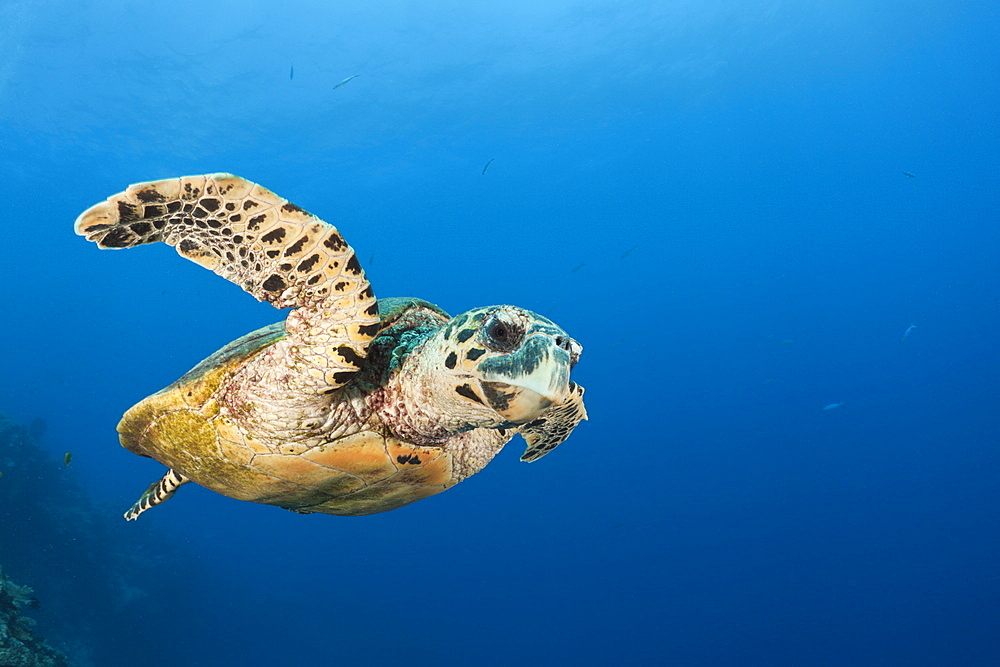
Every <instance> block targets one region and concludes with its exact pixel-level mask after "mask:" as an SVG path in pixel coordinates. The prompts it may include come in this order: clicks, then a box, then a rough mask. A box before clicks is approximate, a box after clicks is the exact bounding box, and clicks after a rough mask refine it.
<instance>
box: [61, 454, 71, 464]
mask: <svg viewBox="0 0 1000 667" xmlns="http://www.w3.org/2000/svg"><path fill="white" fill-rule="evenodd" d="M72 462H73V452H66V453H65V454H63V465H64V466H68V465H69V464H70V463H72Z"/></svg>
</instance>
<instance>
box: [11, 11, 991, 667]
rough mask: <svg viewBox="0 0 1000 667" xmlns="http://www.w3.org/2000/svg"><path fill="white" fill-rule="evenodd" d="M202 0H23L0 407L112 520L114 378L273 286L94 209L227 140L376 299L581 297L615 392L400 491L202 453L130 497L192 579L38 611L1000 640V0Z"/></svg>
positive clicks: (432, 638) (798, 647) (692, 642)
mask: <svg viewBox="0 0 1000 667" xmlns="http://www.w3.org/2000/svg"><path fill="white" fill-rule="evenodd" d="M209 5H210V3H193V2H179V3H133V2H126V1H125V0H118V1H115V2H97V1H96V0H79V1H76V2H66V1H65V0H60V1H45V0H43V1H39V2H26V1H25V2H17V1H12V0H0V176H2V179H0V231H2V239H3V250H4V252H3V257H4V259H3V260H2V261H0V285H2V286H3V288H4V289H3V292H4V295H5V299H4V301H5V304H4V306H3V316H2V317H3V320H2V321H3V324H4V326H3V327H2V329H0V350H3V352H2V354H0V372H2V380H0V410H3V411H5V412H7V413H10V414H11V415H13V416H14V417H16V418H18V419H20V420H22V421H24V422H27V421H29V420H31V419H34V418H36V417H42V418H44V419H46V420H47V422H48V430H47V431H46V433H45V435H44V438H43V445H44V446H46V447H47V448H49V449H50V450H51V451H52V453H53V457H56V456H59V457H61V456H62V452H63V451H65V450H72V451H73V452H74V460H73V465H72V468H71V469H70V470H72V471H73V473H74V474H75V478H76V480H77V481H78V482H79V483H80V484H81V485H83V486H84V487H85V488H86V489H87V490H88V491H89V492H90V493H91V495H92V496H93V497H94V498H95V499H96V500H97V501H98V502H99V503H108V504H109V505H110V506H112V507H113V509H114V512H111V511H110V510H109V517H111V518H112V519H114V518H115V516H116V514H115V513H116V512H118V511H121V510H123V509H125V508H126V507H128V506H129V504H131V502H132V501H133V500H134V499H135V497H137V495H138V494H139V493H140V492H141V491H142V490H143V489H144V488H145V487H146V485H147V484H148V483H150V482H151V481H153V480H154V479H156V477H157V476H159V475H160V474H161V471H162V466H159V465H158V464H156V463H155V462H152V461H148V460H144V459H140V458H137V457H135V456H132V455H131V454H129V453H127V452H126V451H124V450H122V449H120V448H119V447H118V445H117V441H116V435H115V432H114V426H115V424H116V422H117V420H118V418H119V416H120V415H121V413H122V412H123V411H124V410H125V409H127V408H128V407H129V406H131V405H132V404H133V403H134V402H136V401H137V400H139V399H141V398H142V397H144V396H146V395H147V394H149V393H151V392H153V391H155V390H157V389H159V388H160V387H162V386H164V385H166V384H168V383H170V382H171V381H173V380H174V379H176V378H177V377H178V376H179V375H181V374H182V373H183V372H185V371H186V370H187V369H188V368H190V367H191V366H193V365H194V363H196V362H197V361H198V360H200V359H201V358H203V357H205V356H207V355H208V354H209V353H211V352H212V351H214V350H215V349H217V348H218V347H220V346H221V345H223V344H225V343H226V342H228V341H229V340H231V339H234V338H236V337H238V336H240V335H242V334H243V333H245V332H247V331H249V330H251V329H254V328H256V327H259V326H262V325H264V324H266V323H269V322H271V321H274V320H276V319H278V318H280V317H281V315H280V314H279V313H277V312H275V311H273V310H272V309H270V307H268V306H267V305H263V304H255V303H254V301H253V299H252V298H251V297H249V296H248V295H246V294H244V293H243V292H241V291H240V290H239V289H238V288H237V287H235V286H233V285H230V284H228V283H226V282H224V281H222V280H220V279H219V278H218V277H216V276H213V275H211V274H210V273H208V272H206V271H204V270H203V269H201V268H199V267H198V266H196V265H194V264H192V263H189V262H186V261H183V260H181V259H180V258H179V257H177V255H176V254H175V253H174V251H173V250H172V249H170V248H167V247H165V246H164V247H143V248H139V249H136V250H131V251H127V252H110V251H109V252H100V251H98V250H97V248H96V247H94V246H93V245H92V244H88V243H86V242H85V241H84V240H83V239H80V238H78V237H75V236H74V235H73V231H72V223H73V220H74V219H75V217H76V216H77V215H78V214H79V213H80V212H81V211H82V210H84V209H85V208H87V207H88V206H90V205H91V204H93V203H96V202H97V201H100V200H102V199H104V198H105V197H107V196H108V195H111V194H113V193H116V192H119V191H120V190H122V189H124V187H126V186H127V185H129V184H131V183H134V182H138V181H144V180H152V179H158V178H166V177H171V176H179V175H183V174H189V173H190V174H194V173H207V172H214V171H230V172H233V173H236V174H239V175H241V176H244V177H246V178H249V179H251V180H254V181H257V182H259V183H261V184H263V185H264V186H266V187H268V188H270V189H272V190H274V191H275V192H277V193H278V194H280V195H282V196H284V197H287V198H288V199H290V200H291V201H293V202H295V203H297V204H299V205H300V206H302V207H304V208H306V209H307V210H309V211H312V212H314V213H316V214H317V215H319V216H321V217H323V218H324V219H325V220H327V221H329V222H331V223H332V224H335V225H337V226H338V228H340V230H341V231H342V232H343V233H344V235H345V237H346V238H347V239H348V241H349V242H350V243H351V244H352V245H353V246H354V247H355V249H356V250H357V252H358V255H359V258H360V259H361V260H362V263H363V264H364V265H365V266H366V268H367V270H368V275H369V277H370V279H371V281H372V283H373V286H374V288H375V290H376V293H377V294H378V295H381V296H396V295H400V296H405V295H416V296H420V297H423V298H426V299H429V300H431V301H433V302H435V303H438V304H439V305H441V306H442V307H443V308H445V309H447V310H449V311H450V312H452V313H457V312H461V311H463V310H466V309H467V308H470V307H474V306H478V305H486V304H491V303H498V302H508V303H514V304H518V305H521V306H524V307H527V308H532V309H535V310H538V311H539V312H541V313H543V314H547V315H549V316H550V317H551V318H552V319H554V320H555V321H556V322H558V323H559V324H561V325H562V326H563V327H564V328H565V329H566V330H567V331H568V332H569V333H570V334H571V335H573V336H574V337H575V338H577V339H578V340H579V341H580V342H581V343H582V344H583V345H584V346H585V348H586V351H585V353H584V357H583V359H582V361H581V363H580V365H579V366H578V367H577V369H576V370H575V371H574V374H575V376H576V379H577V381H579V382H580V383H581V384H583V385H584V386H585V387H587V390H588V393H587V402H588V403H587V404H588V408H589V412H590V421H589V422H587V423H585V424H583V425H581V426H580V428H579V429H578V430H577V432H575V433H574V434H573V436H572V438H571V439H570V440H569V441H568V442H567V443H566V444H564V445H563V446H561V447H560V448H559V449H558V450H556V451H555V452H554V453H552V454H551V455H549V456H548V457H546V458H545V459H544V460H542V461H540V462H538V463H535V464H531V465H527V464H522V463H520V462H519V461H518V460H517V459H518V456H519V454H520V446H521V443H520V441H517V442H515V443H512V445H511V447H510V448H509V449H508V450H507V451H504V452H502V454H501V455H500V456H498V457H497V459H496V460H495V461H494V462H493V463H492V464H491V465H490V466H489V467H488V468H487V469H486V470H485V471H484V472H482V473H481V474H480V475H477V476H476V477H474V478H472V479H470V480H468V481H467V482H465V483H463V484H461V485H460V486H458V487H456V488H455V489H453V490H451V491H449V492H448V493H446V494H443V495H441V496H437V497H434V498H431V499H428V500H425V501H423V502H420V503H417V504H416V505H413V506H410V507H407V508H404V509H401V510H398V511H395V512H392V513H389V514H384V515H377V516H372V517H364V518H352V519H347V518H337V517H329V516H320V515H314V516H297V515H293V514H290V513H287V512H283V511H280V510H277V509H275V508H271V507H265V506H258V505H251V504H246V503H239V502H236V501H232V500H228V499H225V498H222V497H219V496H216V495H214V494H212V493H210V492H207V491H204V490H202V489H200V488H194V487H193V485H192V486H189V487H185V488H184V489H183V490H182V492H181V493H179V494H178V496H177V497H176V498H175V499H174V500H172V501H171V502H170V503H169V504H167V505H165V506H164V507H162V508H158V509H157V510H156V511H154V512H151V513H149V514H148V515H144V516H143V517H142V521H143V522H147V527H148V528H149V529H151V530H153V531H155V532H156V533H157V534H158V535H161V536H162V540H163V541H164V542H169V543H170V551H171V553H175V552H176V553H179V554H180V555H179V556H176V555H175V556H172V557H171V558H165V559H164V562H163V564H162V566H159V567H157V569H156V571H157V572H160V573H161V575H162V579H159V580H148V581H143V582H140V584H139V585H138V587H137V588H130V589H129V594H128V595H127V596H124V599H125V601H124V602H121V604H120V605H119V611H120V618H118V619H115V620H114V622H112V619H110V618H109V619H104V618H92V619H89V621H90V623H91V627H98V628H100V631H99V632H96V633H95V634H92V635H91V636H88V637H87V638H86V643H88V644H89V646H88V648H87V649H86V650H84V649H81V648H80V647H79V646H76V647H75V649H74V647H73V646H70V644H71V643H72V642H73V641H80V640H79V639H72V638H71V639H67V638H66V637H67V636H68V635H67V634H66V633H67V632H68V631H67V630H66V629H65V628H62V626H61V625H60V621H65V620H66V619H59V618H52V617H51V616H52V615H51V614H50V615H49V617H46V614H45V612H44V606H43V608H42V609H40V610H39V612H38V614H36V615H39V616H40V617H41V618H42V620H43V624H42V629H43V630H44V631H46V632H47V633H48V635H49V636H50V637H51V638H52V639H53V641H54V642H55V643H57V644H59V643H60V642H62V645H64V646H68V647H69V648H71V649H74V650H76V651H77V652H78V653H79V654H80V655H83V654H85V653H88V652H89V655H90V656H91V657H90V660H92V661H93V663H94V664H99V665H110V664H115V665H135V664H144V665H146V666H147V667H155V666H159V665H177V664H191V665H220V664H242V665H274V664H290V662H288V661H290V660H301V661H306V662H307V663H308V664H352V663H357V662H361V661H368V662H369V663H370V664H387V663H389V662H393V663H396V664H400V663H403V664H419V665H431V664H438V665H439V664H459V663H461V664H483V665H509V664H567V665H569V664H574V665H579V664H593V665H600V664H624V663H626V662H627V663H634V664H664V663H669V664H713V665H714V664H733V665H741V664H746V665H758V664H783V665H785V664H787V665H802V664H818V665H844V664H901V665H916V664H927V665H940V664H963V665H970V664H997V662H1000V642H998V637H1000V630H998V628H1000V523H998V509H1000V455H998V450H1000V436H998V433H1000V428H998V427H1000V418H998V415H1000V411H998V400H1000V390H998V388H997V377H998V371H1000V349H998V344H997V331H998V329H1000V278H998V250H1000V228H998V214H997V211H998V203H1000V196H998V193H1000V188H998V184H997V177H998V167H1000V158H998V156H1000V141H998V138H1000V137H998V134H1000V133H998V127H1000V125H998V113H997V109H998V108H1000V87H998V80H997V74H996V73H997V71H998V70H1000V42H998V34H1000V14H998V9H997V6H996V3H995V2H993V1H982V2H976V1H964V2H961V1H958V0H953V1H948V0H940V1H934V0H926V1H920V0H917V1H908V2H901V1H893V0H889V1H881V2H876V1H874V0H867V1H861V0H840V1H839V2H822V3H821V2H813V3H793V2H775V1H773V0H768V1H763V0H761V1H750V0H698V1H694V0H684V1H683V2H680V1H678V2H659V3H653V2H635V1H615V2H610V1H607V2H598V1H596V0H589V1H588V0H580V1H570V0H537V1H536V0H514V1H508V2H503V3H485V2H475V3H469V2H460V1H458V0H454V1H444V0H432V1H430V2H417V1H412V2H373V3H345V2H339V1H338V2H320V1H318V0H317V1H315V2H311V3H310V2H297V1H294V0H289V1H287V2H281V3H276V2H263V1H260V0H258V1H256V2H246V1H241V2H239V3H236V2H231V3H218V5H213V6H209ZM293 66H294V78H290V76H289V73H290V68H291V67H293ZM353 74H357V75H359V76H358V77H357V78H356V79H354V80H352V81H350V82H349V83H348V84H346V85H344V86H343V87H340V88H338V89H334V86H335V85H336V84H337V83H338V82H339V81H341V80H343V79H344V78H346V77H348V76H350V75H353ZM490 159H494V162H493V163H492V164H491V165H490V168H489V170H488V172H487V173H486V174H485V175H484V174H482V169H483V166H484V165H485V164H486V162H487V161H488V160H490ZM904 170H905V171H907V172H910V173H912V174H915V178H909V177H907V176H906V175H904V174H903V171H904ZM911 324H916V325H917V328H916V329H915V330H914V331H913V333H912V334H911V336H910V337H909V338H908V339H907V340H906V341H905V342H903V343H900V340H899V339H900V336H901V335H902V333H903V331H904V330H905V329H906V328H907V327H908V326H909V325H911ZM788 341H791V342H788ZM834 402H844V403H845V405H844V406H843V407H840V408H837V409H833V410H825V411H824V410H823V409H822V408H823V406H824V405H827V404H830V403H834ZM53 460H55V458H54V459H53ZM2 463H3V462H0V466H2ZM0 471H2V467H0ZM2 481H3V480H0V482H2ZM115 526H116V528H115V530H116V531H117V533H118V539H120V540H122V541H124V542H125V543H126V544H127V543H128V541H129V540H130V539H131V538H130V535H133V534H134V533H132V532H130V531H133V530H135V526H134V524H127V525H126V524H124V523H122V524H120V525H119V524H117V523H116V524H115ZM62 546H63V545H55V548H56V549H61V548H62ZM151 551H152V553H146V552H145V551H143V552H142V553H139V554H137V555H138V556H139V557H142V558H147V559H150V560H153V561H155V559H156V558H157V553H156V550H155V549H153V550H151ZM65 552H66V556H65V558H66V563H67V569H68V570H71V569H72V558H73V545H65ZM20 557H21V560H24V558H23V554H21V555H20ZM7 559H8V560H9V558H7ZM3 560H5V554H0V562H3ZM22 570H23V571H22V572H20V573H18V572H11V574H12V575H15V576H16V575H18V574H20V575H21V576H20V577H19V578H20V579H21V580H26V583H31V584H32V585H34V586H35V588H36V589H38V590H39V592H40V594H42V596H43V599H44V596H45V595H49V596H50V597H51V596H58V595H59V594H60V591H61V592H62V594H63V595H66V594H68V593H67V592H72V590H73V589H72V586H67V585H66V582H64V581H60V572H59V571H54V572H44V573H43V572H38V571H34V572H32V571H31V570H30V568H22ZM133 585H134V582H133ZM108 594H109V595H115V596H120V591H118V592H116V591H109V593H108ZM87 604H88V601H87V600H86V599H79V600H78V606H79V608H80V609H81V610H83V611H81V613H86V609H87ZM121 618H126V619H128V620H129V622H128V623H126V624H122V623H121V622H120V619H121ZM105 621H106V622H105ZM60 632H63V633H64V634H63V635H60ZM81 660H83V658H81ZM306 662H304V663H303V664H306Z"/></svg>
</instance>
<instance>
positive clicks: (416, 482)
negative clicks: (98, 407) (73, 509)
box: [76, 174, 587, 520]
mask: <svg viewBox="0 0 1000 667" xmlns="http://www.w3.org/2000/svg"><path fill="white" fill-rule="evenodd" d="M76 232H77V234H80V235H82V236H85V237H86V238H87V239H88V240H90V241H94V242H95V243H97V245H98V246H99V247H101V248H131V247H133V246H137V245H142V244H145V243H154V242H156V241H162V242H164V243H167V244H168V245H171V246H174V247H175V248H176V250H177V252H178V253H179V254H180V255H181V256H183V257H186V258H187V259H190V260H192V261H194V262H196V263H197V264H200V265H201V266H203V267H205V268H207V269H210V270H212V271H214V272H215V273H217V274H218V275H220V276H222V277H223V278H225V279H227V280H229V281H231V282H233V283H235V284H237V285H239V286H240V287H242V288H243V289H244V290H246V291H247V292H249V293H250V294H252V295H253V296H254V297H256V298H257V299H258V300H261V301H267V302H268V303H270V304H272V305H273V306H275V307H277V308H291V309H292V310H290V311H289V312H288V315H287V317H286V318H285V320H284V321H282V322H277V323H275V324H272V325H270V326H267V327H264V328H262V329H259V330H257V331H254V332H252V333H249V334H247V335H245V336H243V337H242V338H239V339H237V340H235V341H233V342H232V343H230V344H229V345H226V346H225V347H223V348H222V349H221V350H219V351H218V352H216V353H215V354H213V355H212V356H210V357H208V358H207V359H205V360H204V361H202V362H201V363H199V364H198V365H197V366H195V367H194V368H193V369H192V370H191V371H189V372H188V373H187V374H185V375H184V376H183V377H181V378H180V379H179V380H177V381H176V382H174V383H173V384H171V385H170V386H168V387H166V388H165V389H163V390H161V391H159V392H157V393H155V394H153V395H151V396H149V397H148V398H146V399H144V400H142V401H140V402H139V403H138V404H136V405H135V406H134V407H132V408H131V409H130V410H128V411H127V412H126V413H125V415H124V416H123V417H122V419H121V421H120V423H119V424H118V434H119V440H120V441H121V444H122V446H124V447H125V448H126V449H128V450H129V451H131V452H133V453H135V454H139V455H141V456H147V457H151V458H154V459H156V460H157V461H159V462H160V463H162V464H164V465H165V466H167V468H168V470H167V472H166V474H164V475H163V477H162V478H161V479H160V480H158V481H156V482H155V483H153V484H152V485H151V486H150V487H149V488H148V489H147V490H146V491H145V492H144V493H143V494H142V496H141V497H140V498H139V500H138V501H136V503H135V504H134V505H133V506H132V507H131V508H130V509H129V510H128V512H126V513H125V518H126V519H129V520H132V519H135V518H136V517H138V516H139V514H141V513H142V512H144V511H145V510H147V509H149V508H150V507H153V506H155V505H157V504H159V503H161V502H163V501H164V500H167V499H168V498H170V497H171V496H172V495H173V494H174V492H175V491H176V490H177V489H178V487H180V486H181V485H182V484H185V483H186V482H194V483H196V484H199V485H201V486H203V487H206V488H208V489H211V490H213V491H216V492H218V493H220V494H222V495H224V496H228V497H230V498H236V499H238V500H246V501H251V502H256V503H264V504H268V505H277V506H279V507H283V508H286V509H289V510H293V511H295V512H300V513H311V512H321V513H326V514H338V515H347V516H354V515H364V514H374V513H377V512H386V511H389V510H392V509H396V508H399V507H402V506H404V505H407V504H409V503H412V502H414V501H417V500H420V499H422V498H427V497H429V496H432V495H434V494H437V493H440V492H441V491H444V490H446V489H448V488H451V487H452V486H454V485H455V484H457V483H458V482H460V481H462V480H463V479H465V478H467V477H469V476H470V475H473V474H475V473H477V472H479V471H480V470H482V469H483V467H485V466H486V464H487V463H489V461H490V460H491V459H492V458H493V457H494V456H495V455H496V454H497V453H498V452H499V451H500V450H501V449H502V448H503V446H504V445H505V444H506V443H507V442H509V441H510V440H511V439H512V438H513V437H514V435H515V434H520V435H521V436H523V438H524V439H525V441H526V442H527V449H526V450H525V452H524V455H523V456H522V457H521V460H523V461H535V460H537V459H539V458H541V457H542V456H544V455H545V454H546V453H548V452H549V451H551V450H552V449H553V448H554V447H555V446H556V445H558V444H559V443H561V442H563V441H564V440H565V439H566V438H567V437H568V436H569V434H570V432H571V431H572V430H573V429H574V428H575V427H576V425H577V424H578V423H579V422H580V421H581V420H583V419H586V418H587V417H586V410H585V409H584V405H583V388H582V387H580V386H579V385H578V384H576V383H574V382H573V381H571V380H570V369H572V368H573V366H574V365H575V364H576V362H577V360H578V359H579V357H580V353H581V352H582V350H583V348H582V347H581V346H580V344H579V343H577V342H576V341H575V340H574V339H572V338H570V336H568V335H567V334H566V332H565V331H563V330H562V329H561V328H559V327H558V326H556V325H555V324H554V323H552V322H551V321H550V320H548V319H546V318H545V317H542V316H541V315H538V314H536V313H533V312H531V311H528V310H524V309H522V308H517V307H515V306H507V305H501V306H488V307H485V308H475V309H473V310H470V311H468V312H465V313H462V314H461V315H458V316H456V317H449V315H448V314H447V313H446V312H445V311H443V310H442V309H441V308H439V307H437V306H435V305H434V304H432V303H429V302H427V301H423V300H421V299H416V298H389V299H378V300H376V298H375V295H374V293H373V292H372V289H371V286H370V285H369V283H368V280H367V279H366V278H365V274H364V271H363V270H362V268H361V266H360V264H359V263H358V260H357V257H356V256H355V254H354V251H353V250H352V249H351V247H350V246H349V245H348V244H347V243H346V242H345V241H344V239H343V237H341V235H340V233H339V232H338V231H337V229H336V228H334V227H333V226H332V225H330V224H328V223H326V222H324V221H322V220H320V219H319V218H317V217H316V216H314V215H312V214H310V213H307V212H306V211H304V210H303V209H301V208H299V207H298V206H295V205H294V204H292V203H290V202H288V201H287V200H286V199H283V198H281V197H279V196H277V195H276V194H274V193H273V192H271V191H269V190H267V189H265V188H263V187H261V186H260V185H257V184H255V183H252V182H250V181H247V180H245V179H242V178H239V177H237V176H233V175H231V174H209V175H205V176H186V177H181V178H174V179H168V180H160V181H152V182H147V183H139V184H136V185H132V186H131V187H129V188H128V189H126V190H125V191H124V192H122V193H120V194H117V195H114V196H112V197H109V198H108V199H107V200H106V201H103V202H101V203H99V204H96V205H95V206H93V207H91V208H89V209H88V210H86V211H85V212H84V213H82V214H81V215H80V217H79V218H78V219H77V220H76Z"/></svg>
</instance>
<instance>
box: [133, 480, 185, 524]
mask: <svg viewBox="0 0 1000 667" xmlns="http://www.w3.org/2000/svg"><path fill="white" fill-rule="evenodd" d="M190 481H191V480H190V479H188V478H187V477H185V476H184V475H182V474H180V473H179V472H177V471H175V470H168V471H167V474H166V475H164V476H163V477H161V478H160V479H158V480H157V481H155V482H153V483H152V484H150V485H149V488H148V489H146V490H145V492H143V494H142V495H141V496H139V500H137V501H135V504H134V505H132V507H131V508H129V511H128V512H125V514H124V516H125V520H126V521H135V520H136V518H137V517H138V516H139V515H140V514H142V513H143V512H145V511H146V510H148V509H149V508H150V507H156V506H157V505H159V504H160V503H162V502H163V501H164V500H170V498H171V497H172V496H173V495H174V494H175V493H177V489H178V488H180V486H181V485H182V484H187V483H188V482H190Z"/></svg>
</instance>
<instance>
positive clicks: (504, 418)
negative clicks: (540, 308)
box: [435, 306, 583, 424]
mask: <svg viewBox="0 0 1000 667" xmlns="http://www.w3.org/2000/svg"><path fill="white" fill-rule="evenodd" d="M437 343H438V345H437V346H436V347H437V350H436V352H437V354H436V355H435V356H437V358H438V360H439V361H438V363H440V364H441V366H439V372H441V373H443V374H444V377H446V378H447V384H448V385H450V387H451V391H450V392H449V391H447V389H445V392H444V393H445V394H451V396H449V402H454V401H456V400H457V403H456V404H455V406H454V408H453V409H455V410H456V411H458V412H461V413H469V412H472V413H473V414H475V415H476V417H478V418H473V419H471V420H470V422H471V423H477V422H479V423H481V422H493V423H509V424H524V423H526V422H530V421H532V420H534V419H535V418H537V417H538V416H539V415H540V414H541V413H542V412H544V411H545V410H546V409H548V408H549V407H551V406H553V405H560V404H562V403H563V402H564V401H565V400H566V398H567V397H568V396H569V394H570V381H569V373H570V369H572V368H573V366H574V365H575V364H576V362H577V360H578V359H579V358H580V353H581V352H582V351H583V347H582V346H581V345H580V344H579V343H577V342H576V341H575V340H573V339H572V338H570V337H569V336H568V335H567V334H566V332H565V331H563V330H562V329H561V328H559V327H558V326H556V325H555V324H553V323H552V322H551V321H550V320H548V319H547V318H545V317H542V316H541V315H538V314H536V313H533V312H531V311H529V310H524V309H522V308H517V307H515V306H489V307H486V308H477V309H475V310H470V311H468V312H466V313H462V314H461V315H459V316H457V317H455V318H454V319H452V320H451V322H449V323H448V324H447V325H445V326H444V327H443V328H442V329H441V330H440V331H439V332H438V341H437ZM496 415H499V418H497V416H496Z"/></svg>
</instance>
